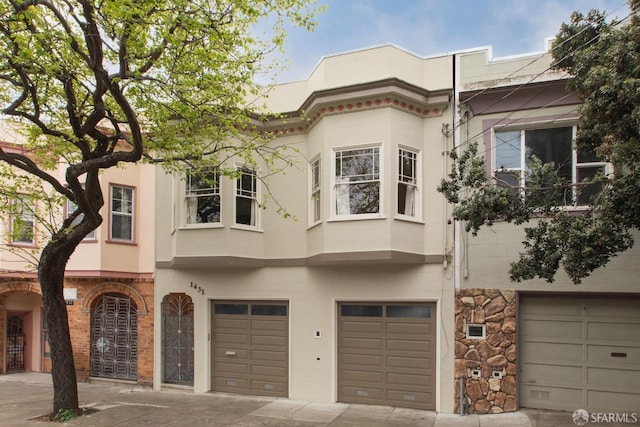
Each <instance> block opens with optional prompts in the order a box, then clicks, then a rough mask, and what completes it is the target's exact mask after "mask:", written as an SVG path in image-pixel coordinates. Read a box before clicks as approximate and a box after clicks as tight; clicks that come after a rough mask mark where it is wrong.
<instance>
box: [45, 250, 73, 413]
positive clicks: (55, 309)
mask: <svg viewBox="0 0 640 427" xmlns="http://www.w3.org/2000/svg"><path fill="white" fill-rule="evenodd" d="M68 246H72V248H71V249H70V248H69V247H68ZM75 246H76V245H73V243H71V242H69V241H67V242H66V243H65V244H60V243H59V242H58V243H56V242H55V240H52V241H51V242H49V244H48V245H47V246H46V247H45V248H44V250H43V251H42V254H41V256H40V262H39V264H38V279H39V281H40V287H41V289H42V300H43V303H44V313H45V316H46V319H47V324H48V328H49V329H48V330H49V346H50V349H51V378H52V380H53V411H52V413H51V415H52V416H56V415H57V414H58V413H59V411H60V410H61V409H63V410H67V409H68V410H71V411H73V412H74V413H77V412H78V410H79V407H78V385H77V380H76V370H75V365H74V362H73V348H72V346H71V336H70V334H69V322H68V316H67V305H66V303H65V300H64V294H63V287H64V270H65V267H66V265H67V261H68V260H69V257H70V256H71V254H72V253H73V250H74V249H75Z"/></svg>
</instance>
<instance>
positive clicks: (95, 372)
mask: <svg viewBox="0 0 640 427" xmlns="http://www.w3.org/2000/svg"><path fill="white" fill-rule="evenodd" d="M137 374H138V313H137V308H136V306H135V304H134V303H133V301H131V299H130V298H126V297H125V298H122V297H117V296H113V295H103V296H102V298H100V299H99V300H98V302H97V303H96V305H95V307H94V309H93V313H92V314H91V375H92V376H95V377H106V378H119V379H127V380H135V379H136V378H137Z"/></svg>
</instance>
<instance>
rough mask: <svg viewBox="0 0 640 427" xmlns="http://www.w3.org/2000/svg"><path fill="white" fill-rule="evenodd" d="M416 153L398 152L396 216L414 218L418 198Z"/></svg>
mask: <svg viewBox="0 0 640 427" xmlns="http://www.w3.org/2000/svg"><path fill="white" fill-rule="evenodd" d="M417 167H418V153H416V152H414V151H411V150H406V149H404V148H400V149H399V150H398V214H400V215H406V216H412V217H415V216H416V205H417V197H418V177H417V172H418V169H417Z"/></svg>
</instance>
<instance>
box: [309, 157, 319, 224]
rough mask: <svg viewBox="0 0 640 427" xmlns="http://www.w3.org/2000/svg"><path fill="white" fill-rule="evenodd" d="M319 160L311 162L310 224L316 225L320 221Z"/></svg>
mask: <svg viewBox="0 0 640 427" xmlns="http://www.w3.org/2000/svg"><path fill="white" fill-rule="evenodd" d="M320 197H321V196H320V158H317V159H315V160H313V161H312V162H311V201H310V209H309V211H310V215H309V217H310V218H311V223H312V224H316V223H318V222H320V220H321V216H320V215H321V203H320V201H321V199H320Z"/></svg>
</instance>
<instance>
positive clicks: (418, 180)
mask: <svg viewBox="0 0 640 427" xmlns="http://www.w3.org/2000/svg"><path fill="white" fill-rule="evenodd" d="M405 152H406V153H411V154H413V156H414V161H413V169H414V170H413V177H408V176H404V175H403V174H402V172H403V171H402V170H401V167H400V159H401V157H402V156H403V155H404V153H405ZM396 154H397V157H396V160H397V161H396V166H397V168H398V169H397V171H396V172H397V173H396V203H395V206H396V218H397V219H402V220H408V221H422V188H421V184H422V151H421V150H418V149H416V148H413V147H408V146H403V145H398V149H397V150H396ZM411 179H412V180H413V182H410V180H411ZM400 185H406V186H411V187H413V188H414V191H413V193H414V194H413V197H414V201H413V215H407V214H402V213H400V212H399V210H398V203H399V202H400V190H399V187H400Z"/></svg>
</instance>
